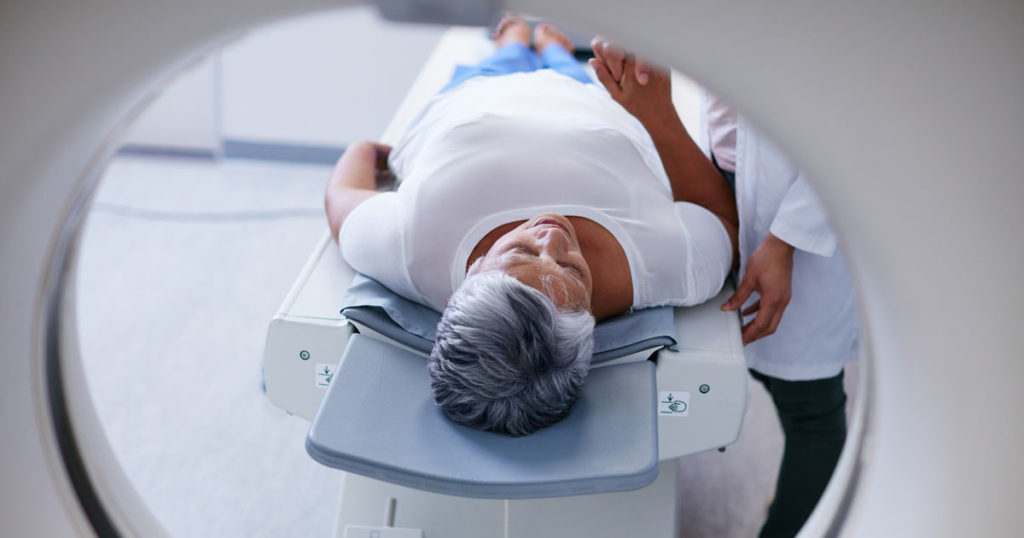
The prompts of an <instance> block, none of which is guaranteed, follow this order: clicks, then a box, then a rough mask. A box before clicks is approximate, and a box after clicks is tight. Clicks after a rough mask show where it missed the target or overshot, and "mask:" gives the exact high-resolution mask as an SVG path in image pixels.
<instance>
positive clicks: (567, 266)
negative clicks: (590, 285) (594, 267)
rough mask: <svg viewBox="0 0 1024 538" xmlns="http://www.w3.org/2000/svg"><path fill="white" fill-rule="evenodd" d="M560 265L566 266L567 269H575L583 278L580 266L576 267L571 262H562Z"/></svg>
mask: <svg viewBox="0 0 1024 538" xmlns="http://www.w3.org/2000/svg"><path fill="white" fill-rule="evenodd" d="M559 265H561V266H562V267H565V268H566V269H568V270H570V271H573V272H574V273H576V274H577V275H579V277H580V278H583V270H582V269H580V268H579V267H576V266H575V265H573V264H571V263H560V264H559Z"/></svg>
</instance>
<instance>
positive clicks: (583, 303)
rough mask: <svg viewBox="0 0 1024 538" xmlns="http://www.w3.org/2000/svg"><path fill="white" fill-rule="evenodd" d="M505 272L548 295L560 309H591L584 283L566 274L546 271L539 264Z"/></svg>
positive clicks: (517, 267)
mask: <svg viewBox="0 0 1024 538" xmlns="http://www.w3.org/2000/svg"><path fill="white" fill-rule="evenodd" d="M505 272H506V273H507V274H508V275H509V276H511V277H512V278H515V279H516V280H518V281H520V282H522V283H523V284H526V285H527V286H530V287H531V288H533V289H535V290H538V291H540V292H541V293H543V294H544V295H546V296H547V297H548V298H549V299H551V301H552V302H553V303H555V306H557V307H558V308H561V309H566V310H579V309H587V310H589V309H590V305H589V304H588V302H587V291H586V288H585V287H584V286H583V284H582V283H580V282H579V281H577V280H576V279H573V278H570V277H568V276H566V275H565V274H564V273H561V272H558V273H554V272H549V271H544V270H542V269H540V264H539V263H524V264H520V265H515V266H513V267H509V268H508V270H506V271H505Z"/></svg>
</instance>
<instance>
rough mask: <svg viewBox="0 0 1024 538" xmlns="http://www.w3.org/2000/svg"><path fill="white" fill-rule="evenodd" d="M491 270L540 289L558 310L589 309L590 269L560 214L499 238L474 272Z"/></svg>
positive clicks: (546, 216) (548, 215)
mask: <svg viewBox="0 0 1024 538" xmlns="http://www.w3.org/2000/svg"><path fill="white" fill-rule="evenodd" d="M493 270H499V271H504V272H505V273H508V274H509V275H510V276H512V277H514V278H515V279H517V280H519V281H520V282H522V283H523V284H526V285H527V286H530V287H532V288H535V289H538V290H540V291H541V292H542V293H544V294H545V295H547V296H548V297H549V298H551V300H552V301H553V302H554V303H555V305H556V306H558V307H559V308H562V309H565V310H581V309H583V310H588V311H589V310H590V309H591V305H590V299H591V292H592V290H593V280H592V278H591V274H590V267H589V266H588V265H587V261H586V259H584V258H583V253H582V252H581V251H580V243H579V239H578V238H577V237H576V230H575V229H574V228H573V225H572V223H571V222H569V219H567V218H565V217H563V216H561V215H558V214H555V213H545V214H542V215H537V216H536V217H533V218H531V219H529V220H527V221H526V222H524V223H522V224H521V225H519V226H518V227H516V228H515V229H513V230H512V231H510V232H508V233H506V234H505V235H503V236H501V237H500V238H499V239H498V240H497V241H496V242H495V243H494V245H493V246H492V247H491V249H490V250H489V251H487V254H486V255H484V257H483V258H481V261H480V264H479V265H478V266H477V268H476V270H475V272H481V271H493ZM545 282H546V283H547V286H545V285H544V283H545ZM545 288H547V289H545Z"/></svg>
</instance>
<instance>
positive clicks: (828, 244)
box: [769, 173, 836, 258]
mask: <svg viewBox="0 0 1024 538" xmlns="http://www.w3.org/2000/svg"><path fill="white" fill-rule="evenodd" d="M769 231H770V232H771V233H772V235H774V236H775V237H778V238H779V239H781V240H783V241H785V242H786V243H789V244H790V245H792V246H793V247H794V248H797V249H799V250H803V251H805V252H810V253H811V254H817V255H819V256H825V257H826V258H827V257H831V256H832V254H834V253H835V251H836V237H835V234H834V233H832V229H831V228H830V227H829V225H828V217H827V216H825V210H824V208H822V206H821V201H820V200H818V197H817V196H816V195H815V194H814V191H813V190H811V186H810V184H809V183H807V179H806V178H805V177H804V175H803V174H802V173H801V174H800V175H799V176H797V178H796V181H794V182H793V184H791V185H790V186H789V190H788V191H787V192H786V195H785V197H783V199H782V204H781V205H780V206H779V210H778V212H777V213H776V214H775V219H774V220H773V221H772V224H771V227H770V228H769Z"/></svg>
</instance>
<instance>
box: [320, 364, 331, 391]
mask: <svg viewBox="0 0 1024 538" xmlns="http://www.w3.org/2000/svg"><path fill="white" fill-rule="evenodd" d="M332 379H334V367H333V366H331V365H330V364H324V363H322V362H321V363H318V364H317V365H316V386H318V387H320V388H324V389H325V388H327V387H329V386H330V385H331V380H332Z"/></svg>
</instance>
